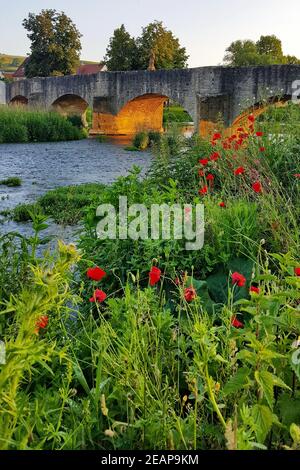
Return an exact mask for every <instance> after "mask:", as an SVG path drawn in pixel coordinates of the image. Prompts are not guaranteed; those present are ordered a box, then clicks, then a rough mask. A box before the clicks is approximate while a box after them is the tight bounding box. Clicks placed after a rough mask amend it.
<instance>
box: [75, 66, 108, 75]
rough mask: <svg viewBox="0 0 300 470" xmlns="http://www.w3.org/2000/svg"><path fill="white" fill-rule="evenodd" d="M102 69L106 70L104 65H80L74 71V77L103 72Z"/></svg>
mask: <svg viewBox="0 0 300 470" xmlns="http://www.w3.org/2000/svg"><path fill="white" fill-rule="evenodd" d="M104 69H106V67H105V65H104V64H82V65H80V66H79V67H78V69H77V70H76V75H90V74H92V73H99V72H103V71H104Z"/></svg>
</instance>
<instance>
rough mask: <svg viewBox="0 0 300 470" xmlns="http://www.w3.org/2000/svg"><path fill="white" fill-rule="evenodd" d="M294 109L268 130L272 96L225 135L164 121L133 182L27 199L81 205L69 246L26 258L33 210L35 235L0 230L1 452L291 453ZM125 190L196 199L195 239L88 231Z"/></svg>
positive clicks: (294, 424)
mask: <svg viewBox="0 0 300 470" xmlns="http://www.w3.org/2000/svg"><path fill="white" fill-rule="evenodd" d="M294 112H295V110H294V109H293V108H287V109H286V110H285V111H284V113H286V114H285V116H286V118H287V120H286V124H287V125H286V127H285V126H283V125H282V126H281V128H280V129H279V130H278V134H276V133H275V134H274V135H273V129H274V128H275V129H276V124H278V121H277V117H278V116H277V114H276V110H274V109H273V107H271V108H270V110H269V114H267V115H266V116H265V119H260V120H257V121H255V118H254V116H253V115H250V116H248V118H246V120H247V121H249V122H247V123H245V124H244V128H243V129H242V130H241V129H240V130H239V131H237V133H236V134H234V135H226V134H223V133H222V132H215V133H214V134H213V135H212V136H210V138H209V139H208V140H203V139H201V138H199V137H196V136H194V137H193V138H192V139H191V140H187V139H184V138H183V137H182V136H179V135H176V133H175V131H174V132H173V133H171V134H167V135H163V136H161V137H160V139H158V141H157V142H156V144H155V146H154V147H153V151H154V153H155V158H154V162H153V165H152V168H151V170H150V172H149V174H148V175H147V176H146V177H145V178H144V179H141V177H140V171H139V169H138V168H135V167H134V168H133V169H132V170H131V171H130V173H129V174H128V175H127V176H123V177H121V178H119V179H118V180H117V181H115V182H114V183H113V184H111V185H109V186H101V185H82V186H79V187H76V188H75V187H69V188H60V189H57V190H55V191H51V192H49V193H47V194H46V195H45V196H43V198H41V199H40V200H39V201H38V204H39V207H41V208H42V210H44V211H45V212H47V213H48V214H49V215H50V214H51V216H52V217H54V218H56V219H57V220H61V219H64V220H66V218H65V216H66V214H69V215H70V216H71V218H72V219H73V220H78V219H79V217H80V218H81V217H82V216H84V229H83V231H82V234H81V237H80V240H79V242H78V248H77V249H76V248H75V246H73V245H70V246H66V245H64V244H63V243H59V245H58V248H57V249H56V250H55V252H54V253H53V252H51V253H50V252H49V251H46V252H44V253H43V255H42V256H41V255H40V254H39V256H38V257H37V253H38V251H37V250H38V248H40V245H41V244H43V243H44V242H45V240H44V239H43V237H42V231H43V230H44V229H45V228H46V224H45V217H46V216H45V215H43V214H41V212H40V211H39V207H38V206H35V207H32V208H30V211H29V215H30V217H31V219H32V221H33V228H34V235H33V236H32V237H30V238H28V239H26V238H24V237H20V236H17V235H15V234H9V235H6V236H4V237H1V239H0V339H1V341H4V344H5V350H6V358H5V359H6V360H5V361H2V362H4V363H3V364H0V405H1V406H0V448H1V449H3V450H4V449H22V450H29V449H36V450H40V449H45V450H54V449H55V450H56V449H57V450H58V449H59V450H69V449H84V450H89V449H91V450H92V449H98V450H111V449H118V450H125V449H134V450H135V449H137V450H138V449H154V450H156V449H163V450H184V451H188V450H192V449H203V450H211V449H228V450H257V449H260V450H267V449H268V450H282V449H289V450H296V449H299V447H300V426H299V424H300V412H299V410H300V406H299V404H300V366H299V360H298V359H297V360H295V357H296V356H295V355H297V358H299V354H298V353H299V344H300V342H299V338H300V310H299V305H300V259H299V246H300V243H299V220H300V217H299V215H300V214H299V179H298V177H297V176H295V175H296V174H298V173H300V172H299V166H297V165H299V163H298V161H297V157H296V155H297V150H295V145H296V144H297V141H298V131H297V130H293V131H290V127H289V117H290V116H291V115H293V113H294ZM280 113H283V111H280ZM249 123H250V124H249ZM246 125H247V126H248V127H247V132H246ZM273 126H274V127H273ZM278 136H281V138H279V137H278ZM262 149H263V150H262ZM285 160H286V162H285ZM278 162H279V163H278ZM237 170H238V171H237ZM212 176H213V178H212ZM258 182H259V185H257V184H255V183H258ZM204 185H205V186H206V189H207V190H206V191H203V187H204ZM120 195H122V196H127V198H128V204H129V205H131V204H141V203H143V204H144V205H145V206H146V207H147V208H149V207H150V206H151V205H152V204H174V203H180V204H185V203H192V204H196V203H199V202H202V203H203V205H204V211H205V230H206V232H205V244H204V246H203V248H202V249H201V250H199V251H194V252H191V251H190V252H188V251H186V249H185V246H184V241H182V240H177V239H174V237H171V239H170V240H162V239H160V240H151V239H148V240H122V239H118V238H117V239H116V240H110V239H107V240H101V239H99V238H98V237H97V233H96V226H97V223H98V220H99V218H98V217H97V215H96V208H97V206H98V205H99V204H100V203H104V204H105V203H106V204H111V205H113V206H114V207H115V208H116V209H117V207H118V203H119V196H120ZM59 214H63V216H62V215H59ZM118 224H120V221H119V220H118ZM118 227H119V225H118ZM96 266H98V267H96ZM100 267H101V269H100ZM154 268H156V274H157V273H159V275H158V277H157V278H156V280H155V282H154V283H152V284H151V282H149V281H151V275H150V273H151V272H152V271H153V270H154ZM104 271H105V272H104ZM237 276H238V277H237ZM237 279H238V281H237ZM100 288H101V289H104V290H103V291H102V290H101V291H100ZM96 289H98V290H99V291H98V294H99V293H100V294H101V296H98V297H95V293H96V292H97V290H96ZM187 294H188V295H187ZM191 294H192V295H191ZM96 298H98V301H96V300H95V299H96ZM101 298H102V299H103V300H99V299H101ZM0 357H1V356H0Z"/></svg>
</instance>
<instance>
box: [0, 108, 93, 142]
mask: <svg viewBox="0 0 300 470" xmlns="http://www.w3.org/2000/svg"><path fill="white" fill-rule="evenodd" d="M84 137H86V133H85V132H84V130H83V129H79V128H78V127H76V126H74V125H73V124H72V123H71V122H70V121H69V120H68V119H66V118H65V117H63V116H61V115H59V114H57V113H56V112H54V111H51V112H49V111H39V110H30V109H24V108H17V107H4V106H2V107H0V142H2V143H5V142H8V143H18V142H51V141H53V142H54V141H61V140H78V139H82V138H84Z"/></svg>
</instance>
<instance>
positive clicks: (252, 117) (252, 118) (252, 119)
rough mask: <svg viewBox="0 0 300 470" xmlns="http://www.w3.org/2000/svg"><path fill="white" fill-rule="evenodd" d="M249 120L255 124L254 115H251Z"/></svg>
mask: <svg viewBox="0 0 300 470" xmlns="http://www.w3.org/2000/svg"><path fill="white" fill-rule="evenodd" d="M248 120H249V121H250V122H254V121H255V117H254V116H253V114H250V116H248Z"/></svg>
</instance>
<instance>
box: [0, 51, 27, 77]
mask: <svg viewBox="0 0 300 470" xmlns="http://www.w3.org/2000/svg"><path fill="white" fill-rule="evenodd" d="M24 59H25V57H22V56H17V55H8V54H1V53H0V70H2V71H4V72H15V71H16V70H17V68H18V67H19V65H21V64H22V62H23V61H24Z"/></svg>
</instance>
